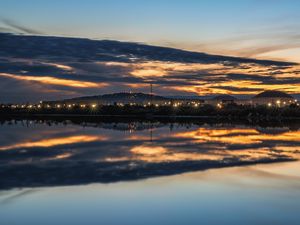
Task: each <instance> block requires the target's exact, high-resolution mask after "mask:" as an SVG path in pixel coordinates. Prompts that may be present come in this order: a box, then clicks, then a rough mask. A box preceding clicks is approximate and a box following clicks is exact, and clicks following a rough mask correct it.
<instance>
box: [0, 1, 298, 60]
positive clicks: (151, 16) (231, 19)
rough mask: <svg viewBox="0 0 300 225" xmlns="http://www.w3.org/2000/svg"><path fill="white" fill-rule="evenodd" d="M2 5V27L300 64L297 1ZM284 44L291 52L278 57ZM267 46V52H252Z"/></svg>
mask: <svg viewBox="0 0 300 225" xmlns="http://www.w3.org/2000/svg"><path fill="white" fill-rule="evenodd" d="M0 6H1V7H0V15H1V18H2V23H3V20H10V21H12V22H14V23H16V24H20V25H22V26H24V27H28V28H31V29H33V30H37V31H39V32H40V33H43V34H47V35H62V36H76V37H89V38H97V39H117V40H127V41H138V42H146V43H150V44H156V45H164V46H172V47H179V48H184V49H189V50H196V51H206V52H209V53H218V54H228V55H237V56H247V57H257V58H272V59H282V60H287V61H300V58H298V57H297V54H296V53H298V51H296V53H295V49H297V48H298V47H299V46H298V44H299V43H298V44H297V45H296V46H294V45H293V46H292V49H293V51H291V50H290V49H291V47H289V45H290V43H291V41H293V38H294V36H295V35H296V36H297V35H299V34H300V32H299V31H298V30H300V29H299V28H300V22H299V21H300V13H299V9H300V2H299V1H294V0H260V1H259V0H239V1H238V0H227V1H224V0H210V1H209V0H202V1H201V0H185V1H183V0H152V1H138V0H110V1H104V0H102V1H101V0H85V1H83V0H81V1H79V0H51V1H45V0H44V1H40V0H26V1H19V0H1V3H0ZM6 26H7V25H5V24H2V25H1V27H6ZM291 39H292V40H291ZM282 44H287V46H286V47H285V48H287V49H288V50H287V49H282V48H280V51H279V52H278V48H276V46H279V45H282ZM266 46H267V47H268V51H266V52H264V51H263V52H262V51H258V52H259V54H256V52H254V53H253V50H251V51H250V52H249V48H250V49H252V48H253V47H255V48H258V47H260V49H261V48H266ZM270 47H272V49H271V50H270V49H269V48H270ZM273 50H274V51H273Z"/></svg>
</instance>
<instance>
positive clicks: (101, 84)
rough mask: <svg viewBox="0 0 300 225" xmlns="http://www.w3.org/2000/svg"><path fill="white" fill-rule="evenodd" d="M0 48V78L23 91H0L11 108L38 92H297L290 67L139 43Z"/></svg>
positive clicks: (33, 40)
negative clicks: (16, 102)
mask: <svg viewBox="0 0 300 225" xmlns="http://www.w3.org/2000/svg"><path fill="white" fill-rule="evenodd" d="M0 49H1V57H0V74H1V75H0V77H1V79H2V80H3V79H4V78H5V80H6V82H8V80H10V82H12V83H16V82H17V81H18V83H20V82H21V83H22V84H23V86H24V88H22V87H20V85H15V86H11V88H10V90H5V88H3V89H2V90H1V91H0V94H1V95H0V96H5V97H2V99H3V98H4V99H6V102H7V101H11V100H12V99H14V100H16V98H17V95H16V94H14V93H18V96H20V99H19V101H24V96H27V97H28V100H29V101H30V100H33V99H36V93H39V92H40V95H39V98H41V99H44V100H54V99H55V98H57V96H60V97H59V98H64V99H65V98H68V97H69V96H72V97H78V96H80V95H96V94H104V93H107V92H115V91H117V92H120V91H121V92H122V91H129V90H130V91H135V90H136V91H142V92H148V89H149V88H148V84H149V82H151V83H153V84H155V87H154V88H155V92H156V93H157V94H161V95H187V94H198V95H207V94H222V93H228V94H255V93H257V91H260V90H264V89H274V88H276V89H278V88H279V89H282V90H286V91H288V92H290V93H292V94H296V93H299V92H300V88H299V84H300V80H299V78H298V77H299V75H300V66H299V65H298V64H296V63H290V62H280V61H270V60H257V59H251V58H241V57H228V56H221V55H209V54H205V53H199V52H189V51H184V50H180V49H172V48H166V47H158V46H150V45H145V44H140V43H130V42H119V41H110V40H90V39H84V38H64V37H50V36H32V35H13V34H7V33H0ZM16 84H17V83H16ZM43 89H44V90H47V92H48V93H46V92H45V91H43ZM49 93H52V95H51V94H49ZM59 93H61V95H59ZM33 96H34V97H33ZM2 99H1V101H3V100H2Z"/></svg>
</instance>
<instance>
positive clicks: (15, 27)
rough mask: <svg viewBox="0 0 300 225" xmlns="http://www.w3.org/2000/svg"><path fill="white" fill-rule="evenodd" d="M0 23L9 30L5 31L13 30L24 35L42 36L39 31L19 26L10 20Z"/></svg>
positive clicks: (2, 20) (3, 20)
mask: <svg viewBox="0 0 300 225" xmlns="http://www.w3.org/2000/svg"><path fill="white" fill-rule="evenodd" d="M1 22H2V23H3V24H5V25H6V26H8V27H9V28H6V29H5V30H7V31H10V30H11V29H13V30H17V31H21V32H22V33H25V34H43V33H42V32H40V31H37V30H34V29H31V28H28V27H26V26H23V25H20V24H18V23H16V22H14V21H12V20H10V19H1Z"/></svg>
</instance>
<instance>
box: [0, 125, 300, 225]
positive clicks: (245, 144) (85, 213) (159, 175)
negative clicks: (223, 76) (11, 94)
mask: <svg viewBox="0 0 300 225" xmlns="http://www.w3.org/2000/svg"><path fill="white" fill-rule="evenodd" d="M299 157H300V123H298V122H276V123H274V122H272V123H271V122H268V123H252V122H251V123H250V122H247V123H232V122H228V121H227V122H224V121H223V122H222V121H221V122H220V121H219V122H216V121H215V122H214V121H185V122H182V121H181V122H176V121H172V122H170V121H139V120H132V121H122V120H118V121H115V122H114V121H111V120H110V121H109V122H108V121H84V120H83V121H73V120H2V121H1V125H0V221H1V223H0V224H1V225H2V224H3V225H19V224H20V225H21V224H22V225H24V224H26V225H27V224H31V225H35V224H37V225H38V224H43V225H54V224H64V225H67V224H72V225H77V224H78V225H79V224H88V225H89V224H91V225H94V224H95V225H96V224H105V225H119V224H125V225H127V224H128V225H135V224H136V225H140V224H146V225H148V224H149V225H153V224H163V225H169V224H172V225H173V224H175V225H176V224H189V225H193V224H195V225H196V224H197V225H198V224H243V225H248V224H249V225H250V224H251V225H252V224H262V225H265V224H284V225H286V224H295V225H296V224H300V217H299V209H300V201H299V200H300V173H299V171H300V162H299V161H298V160H299Z"/></svg>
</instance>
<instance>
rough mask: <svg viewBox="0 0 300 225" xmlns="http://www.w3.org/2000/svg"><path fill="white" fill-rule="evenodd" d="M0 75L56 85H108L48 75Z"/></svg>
mask: <svg viewBox="0 0 300 225" xmlns="http://www.w3.org/2000/svg"><path fill="white" fill-rule="evenodd" d="M0 76H3V77H8V78H12V79H16V80H23V81H34V82H39V83H42V84H51V85H58V86H68V87H75V88H97V87H106V86H108V84H107V83H93V82H88V81H77V80H69V79H61V78H55V77H50V76H41V77H40V76H39V77H37V76H24V75H20V76H18V75H14V74H9V73H0Z"/></svg>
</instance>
